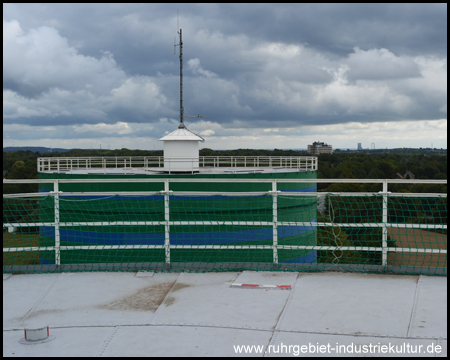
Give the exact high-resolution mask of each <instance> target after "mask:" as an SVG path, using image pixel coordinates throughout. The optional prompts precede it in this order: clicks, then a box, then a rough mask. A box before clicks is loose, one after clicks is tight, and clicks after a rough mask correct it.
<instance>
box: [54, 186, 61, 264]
mask: <svg viewBox="0 0 450 360" xmlns="http://www.w3.org/2000/svg"><path fill="white" fill-rule="evenodd" d="M58 185H59V184H58V180H55V182H54V183H53V191H54V197H53V199H54V200H53V201H54V203H55V265H56V266H59V265H61V256H60V246H61V238H60V231H59V221H60V219H59V186H58Z"/></svg>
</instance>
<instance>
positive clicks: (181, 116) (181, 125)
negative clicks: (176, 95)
mask: <svg viewBox="0 0 450 360" xmlns="http://www.w3.org/2000/svg"><path fill="white" fill-rule="evenodd" d="M178 34H179V35H180V43H179V44H178V45H179V46H180V126H178V129H184V123H183V118H184V107H183V38H182V33H181V29H180V30H179V31H178ZM178 45H175V46H178Z"/></svg>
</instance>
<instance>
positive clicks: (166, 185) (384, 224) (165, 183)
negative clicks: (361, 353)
mask: <svg viewBox="0 0 450 360" xmlns="http://www.w3.org/2000/svg"><path fill="white" fill-rule="evenodd" d="M121 182H122V183H123V182H124V179H45V180H37V179H23V180H11V179H3V184H24V183H47V184H48V183H53V191H52V192H50V193H48V192H40V193H28V194H11V195H6V194H4V195H3V197H4V198H17V197H38V196H49V195H50V196H53V197H54V212H55V217H54V222H27V223H4V224H3V227H6V228H10V227H12V228H16V227H37V226H51V227H54V228H55V245H54V246H46V247H16V248H3V252H21V251H55V264H56V265H60V252H61V251H64V250H98V249H104V250H109V249H158V248H164V249H165V262H166V264H170V261H171V260H170V249H183V248H189V249H192V245H172V244H170V226H173V225H247V226H272V228H273V243H272V245H232V246H227V245H196V246H195V248H196V249H228V248H229V249H272V250H273V263H274V264H278V250H280V249H295V250H331V251H334V250H354V251H374V252H381V254H382V262H381V263H382V266H383V267H386V265H387V254H388V252H409V253H426V254H447V250H443V249H426V248H405V247H388V242H387V229H388V228H389V227H391V226H395V227H396V228H414V229H430V228H432V229H447V225H439V224H404V223H388V201H389V198H390V197H395V196H402V197H405V196H406V197H437V196H442V197H447V194H446V193H442V194H437V193H391V192H389V191H388V185H389V184H399V183H407V184H412V183H419V184H446V183H447V180H412V179H410V180H405V179H289V180H287V179H282V180H280V179H251V180H248V179H233V180H230V179H185V178H184V179H172V178H166V179H151V178H147V179H133V178H131V179H126V182H127V183H142V182H155V183H160V184H161V185H162V187H161V191H127V192H125V191H115V192H61V191H59V184H64V183H121ZM178 182H183V183H188V182H195V183H198V182H208V183H211V182H215V183H221V182H222V183H223V182H227V183H230V182H233V183H246V182H247V183H248V182H251V183H270V184H271V188H272V190H270V191H266V192H261V191H259V192H204V191H203V192H192V191H191V192H188V191H172V190H170V183H178ZM279 183H379V184H382V187H383V189H382V191H380V192H377V193H363V192H353V193H348V192H347V193H342V192H340V193H330V192H327V193H323V192H288V193H286V192H281V191H279V190H277V189H278V184H279ZM61 194H64V196H80V195H105V196H108V195H155V194H160V195H164V221H112V222H110V221H107V222H102V221H100V222H98V221H94V222H61V221H60V218H59V196H60V195H61ZM263 194H269V195H271V196H272V197H273V206H272V211H273V212H272V221H265V222H264V221H251V222H248V221H172V220H170V195H232V196H261V195H263ZM330 194H336V195H343V196H345V195H352V196H366V195H378V196H383V206H382V221H381V223H334V222H317V221H299V222H281V221H278V213H277V211H278V203H277V199H278V196H283V195H284V196H286V195H289V196H309V197H311V196H314V197H318V198H319V197H323V196H325V195H330ZM102 225H104V226H115V225H117V226H126V225H128V226H129V225H148V226H156V225H164V227H165V237H164V239H165V240H164V245H101V246H95V245H94V246H91V245H88V246H61V245H60V227H64V226H102ZM279 226H313V227H320V226H332V227H335V226H337V227H353V228H373V227H379V228H382V244H381V247H367V246H366V247H364V246H319V245H315V246H312V245H296V246H287V245H280V244H278V227H279Z"/></svg>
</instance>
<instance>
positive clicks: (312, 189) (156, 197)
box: [39, 185, 317, 200]
mask: <svg viewBox="0 0 450 360" xmlns="http://www.w3.org/2000/svg"><path fill="white" fill-rule="evenodd" d="M316 191H317V185H315V186H310V187H305V188H300V189H290V190H281V192H282V193H284V192H316ZM39 192H50V191H49V190H42V189H39ZM255 193H258V192H255ZM261 196H267V193H263V194H261ZM60 198H63V199H83V200H98V199H110V200H164V195H148V196H142V195H136V196H133V195H128V196H121V195H112V196H111V195H80V196H66V197H65V196H64V195H60ZM231 198H242V197H241V196H224V195H210V196H205V195H199V196H195V195H189V196H179V195H170V200H203V199H231Z"/></svg>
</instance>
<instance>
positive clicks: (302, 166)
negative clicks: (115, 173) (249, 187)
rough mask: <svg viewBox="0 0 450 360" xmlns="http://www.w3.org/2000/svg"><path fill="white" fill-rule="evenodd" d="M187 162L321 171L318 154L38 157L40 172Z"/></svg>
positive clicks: (213, 165)
mask: <svg viewBox="0 0 450 360" xmlns="http://www.w3.org/2000/svg"><path fill="white" fill-rule="evenodd" d="M171 162H174V163H179V162H186V163H188V164H192V167H194V164H196V165H197V166H200V168H205V169H206V168H219V167H220V168H233V169H236V168H273V167H282V168H290V169H299V170H317V169H318V162H317V157H315V156H200V157H198V158H188V157H177V158H174V157H171V158H167V157H166V158H165V159H164V156H117V157H113V156H103V157H102V156H99V157H95V156H93V157H46V158H38V160H37V171H38V172H45V171H57V172H59V171H62V172H63V171H72V170H89V169H144V170H145V169H150V168H151V169H154V168H157V169H158V168H164V167H165V166H164V164H165V163H166V168H170V163H171Z"/></svg>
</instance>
